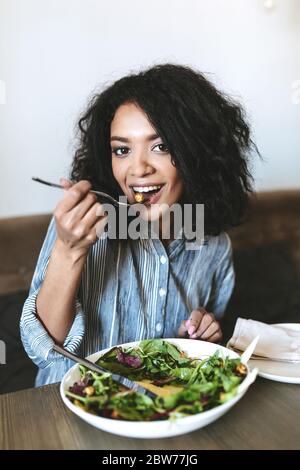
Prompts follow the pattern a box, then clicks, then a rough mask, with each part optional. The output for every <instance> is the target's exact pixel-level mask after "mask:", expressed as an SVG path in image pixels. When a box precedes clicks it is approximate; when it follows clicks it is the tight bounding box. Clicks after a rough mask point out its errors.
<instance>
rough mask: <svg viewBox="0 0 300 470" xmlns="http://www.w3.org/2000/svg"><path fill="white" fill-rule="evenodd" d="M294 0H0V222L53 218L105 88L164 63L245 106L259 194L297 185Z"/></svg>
mask: <svg viewBox="0 0 300 470" xmlns="http://www.w3.org/2000/svg"><path fill="white" fill-rule="evenodd" d="M299 26H300V1H299V0H275V8H274V9H273V10H267V9H266V8H264V1H263V0H209V1H208V0H189V1H183V0H172V1H171V0H165V1H161V0H151V2H146V1H142V2H141V1H139V0H127V1H122V0H110V1H109V2H106V1H101V0H98V1H97V0H42V1H41V0H0V172H1V185H0V217H5V216H14V215H22V214H32V213H39V212H47V211H51V210H52V209H53V207H54V205H55V204H56V201H57V200H58V198H59V191H58V190H55V189H51V188H46V187H43V186H40V185H38V184H36V183H33V182H31V180H30V178H31V176H35V175H37V176H40V177H42V178H43V177H44V178H47V179H49V180H53V181H56V180H58V178H59V176H61V175H67V174H68V167H69V164H70V161H71V158H72V152H73V146H74V140H73V137H74V132H73V129H74V125H75V122H76V119H77V117H78V115H79V113H80V112H81V111H82V110H83V108H84V105H85V103H86V102H87V98H88V97H89V96H91V93H92V91H93V90H96V89H99V87H101V84H104V83H108V82H110V81H112V80H114V79H116V78H119V77H120V76H122V75H123V74H125V73H127V72H128V71H129V70H139V69H141V68H143V67H144V66H149V65H151V64H153V63H159V62H163V61H173V62H176V63H184V64H188V65H191V66H195V67H197V68H198V69H200V70H202V71H204V72H207V73H208V76H209V77H210V78H211V79H212V80H213V81H214V82H215V83H216V84H217V85H219V86H220V87H221V88H222V89H223V90H226V91H227V92H229V93H231V94H233V95H234V96H235V97H237V98H239V99H241V100H242V102H243V103H244V105H245V106H246V108H247V111H248V115H249V118H250V120H251V122H252V125H253V129H254V133H255V138H256V142H257V144H258V146H259V149H260V151H261V153H262V154H263V156H264V162H263V163H261V162H259V161H258V160H257V161H256V164H255V175H256V188H257V189H273V188H290V187H299V186H300V178H299V177H300V159H299V155H300V140H299V130H300V129H299V127H300V126H299V122H300V119H299V117H300V28H299Z"/></svg>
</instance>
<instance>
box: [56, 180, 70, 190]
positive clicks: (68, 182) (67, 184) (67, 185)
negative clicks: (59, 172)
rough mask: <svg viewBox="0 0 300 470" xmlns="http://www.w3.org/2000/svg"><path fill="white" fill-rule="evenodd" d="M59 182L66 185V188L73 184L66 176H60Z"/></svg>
mask: <svg viewBox="0 0 300 470" xmlns="http://www.w3.org/2000/svg"><path fill="white" fill-rule="evenodd" d="M59 182H60V184H61V186H63V187H64V189H69V188H71V187H72V186H73V183H72V181H70V180H67V179H66V178H60V180H59Z"/></svg>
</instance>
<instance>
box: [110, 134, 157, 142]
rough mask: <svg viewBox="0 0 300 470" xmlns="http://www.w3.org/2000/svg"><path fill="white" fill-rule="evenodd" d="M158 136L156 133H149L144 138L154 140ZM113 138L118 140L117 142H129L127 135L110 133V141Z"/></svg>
mask: <svg viewBox="0 0 300 470" xmlns="http://www.w3.org/2000/svg"><path fill="white" fill-rule="evenodd" d="M158 137H160V136H159V135H158V134H150V135H148V136H146V140H147V141H148V142H150V141H151V140H155V139H157V138H158ZM113 140H118V141H119V142H127V143H128V142H130V139H128V138H127V137H121V136H119V135H112V136H111V138H110V141H113Z"/></svg>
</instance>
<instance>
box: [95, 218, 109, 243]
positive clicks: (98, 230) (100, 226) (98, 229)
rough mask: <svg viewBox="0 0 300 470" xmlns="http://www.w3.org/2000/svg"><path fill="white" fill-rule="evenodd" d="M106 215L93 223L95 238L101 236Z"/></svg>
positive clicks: (105, 222)
mask: <svg viewBox="0 0 300 470" xmlns="http://www.w3.org/2000/svg"><path fill="white" fill-rule="evenodd" d="M107 220H108V216H107V215H104V216H103V217H102V218H101V220H99V222H97V223H96V224H95V228H96V236H97V238H101V237H102V235H103V232H104V229H105V226H106V224H107Z"/></svg>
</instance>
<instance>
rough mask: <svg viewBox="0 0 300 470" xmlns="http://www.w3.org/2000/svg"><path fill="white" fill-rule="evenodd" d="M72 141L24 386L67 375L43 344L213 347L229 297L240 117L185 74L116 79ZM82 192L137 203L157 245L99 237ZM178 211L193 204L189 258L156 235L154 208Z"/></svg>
mask: <svg viewBox="0 0 300 470" xmlns="http://www.w3.org/2000/svg"><path fill="white" fill-rule="evenodd" d="M79 130H80V144H79V148H78V150H77V152H76V154H75V157H74V161H73V164H72V169H71V179H70V180H64V179H63V180H62V184H63V186H64V188H65V191H64V196H63V198H62V200H61V201H60V202H59V203H58V205H57V207H56V209H55V211H54V217H53V219H52V221H51V223H50V226H49V229H48V233H47V236H46V239H45V242H44V245H43V247H42V250H41V253H40V257H39V260H38V263H37V267H36V271H35V274H34V277H33V281H32V285H31V289H30V293H29V297H28V299H27V300H26V302H25V305H24V309H23V314H22V319H21V336H22V340H23V343H24V347H25V349H26V351H27V353H28V355H29V356H30V357H31V359H32V360H33V361H34V362H35V363H36V364H37V365H38V367H39V368H40V370H39V373H38V376H37V380H36V385H43V384H46V383H51V382H55V381H58V380H60V379H61V378H62V376H63V375H64V373H65V372H66V371H67V370H68V368H69V367H70V365H71V363H70V361H68V360H66V359H64V358H62V357H60V356H59V355H57V354H56V353H54V352H52V345H53V342H57V343H60V344H63V345H64V347H66V348H67V349H69V350H70V351H72V352H76V353H77V354H82V355H88V354H91V353H93V352H95V351H98V350H100V349H103V348H106V347H110V346H113V345H115V344H120V343H123V342H128V341H135V340H140V339H143V338H146V337H148V338H149V337H169V338H170V337H174V336H177V335H179V336H183V337H188V338H192V339H201V340H207V341H213V342H217V341H220V339H221V335H222V333H221V328H220V324H219V321H218V320H220V318H221V317H222V315H223V314H224V311H225V308H226V305H227V303H228V300H229V298H230V295H231V293H232V290H233V286H234V271H233V266H232V259H231V245H230V240H229V237H228V236H227V235H226V233H225V230H227V229H228V228H230V227H232V226H235V225H237V224H239V223H240V222H241V221H242V218H243V215H244V213H245V209H246V205H247V199H248V193H249V191H251V184H250V182H251V177H250V174H249V170H248V154H249V152H250V150H251V147H252V145H253V144H252V141H251V139H250V132H249V127H248V125H247V124H246V122H245V120H244V118H243V113H242V110H241V108H240V106H239V105H237V104H235V103H233V102H232V101H231V100H230V99H228V98H227V97H225V96H224V95H222V94H221V93H220V92H219V91H218V90H216V88H215V87H214V86H213V85H212V84H211V83H210V82H209V81H208V80H207V79H206V78H205V77H204V76H203V75H202V74H201V73H199V72H197V71H195V70H192V69H190V68H189V67H184V66H178V65H172V64H163V65H158V66H155V67H153V68H150V69H148V70H146V71H143V72H141V73H138V74H133V75H128V76H126V77H124V78H122V79H120V80H118V81H117V82H115V83H114V84H113V85H111V86H110V87H108V88H107V89H105V90H104V91H103V92H102V93H100V94H99V95H96V96H95V97H94V99H93V100H92V102H91V103H90V105H89V107H88V109H87V111H86V113H85V114H84V116H83V117H82V118H81V119H80V121H79ZM91 188H93V189H98V190H101V191H106V192H108V193H110V194H111V195H113V196H114V197H116V198H117V197H118V196H120V195H123V196H124V195H125V196H126V197H127V199H128V201H129V203H130V204H132V203H134V202H135V200H136V199H137V194H138V195H139V197H140V198H142V199H143V198H144V201H143V208H144V210H143V211H142V215H141V216H142V218H143V220H146V221H147V223H148V224H149V223H151V222H152V221H153V219H156V221H158V222H159V227H160V230H159V237H160V238H158V239H157V238H154V239H151V238H150V239H137V240H133V239H130V238H128V239H127V240H119V239H117V240H113V239H110V238H109V237H105V236H101V234H104V228H105V225H106V223H107V215H105V213H104V210H103V206H102V205H101V204H100V203H99V202H98V201H97V199H96V196H95V195H93V194H92V193H90V192H89V191H90V189H91ZM141 194H142V196H141ZM184 203H189V204H192V206H193V208H195V207H196V205H197V204H204V208H205V236H206V243H205V244H203V245H202V246H200V247H199V249H197V250H188V249H186V243H185V242H186V239H185V236H184V230H183V232H182V238H179V237H177V236H176V233H175V232H174V230H173V231H172V230H171V231H170V236H169V238H167V239H166V238H165V237H163V231H162V230H161V224H160V222H161V219H162V217H163V216H162V212H161V211H160V210H159V208H160V207H161V206H162V205H167V206H168V207H171V206H172V205H174V204H180V205H181V206H183V204H184ZM156 207H158V209H157V210H156ZM171 220H172V219H171ZM170 224H171V229H172V228H174V227H173V225H172V222H170ZM210 312H212V313H210Z"/></svg>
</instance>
